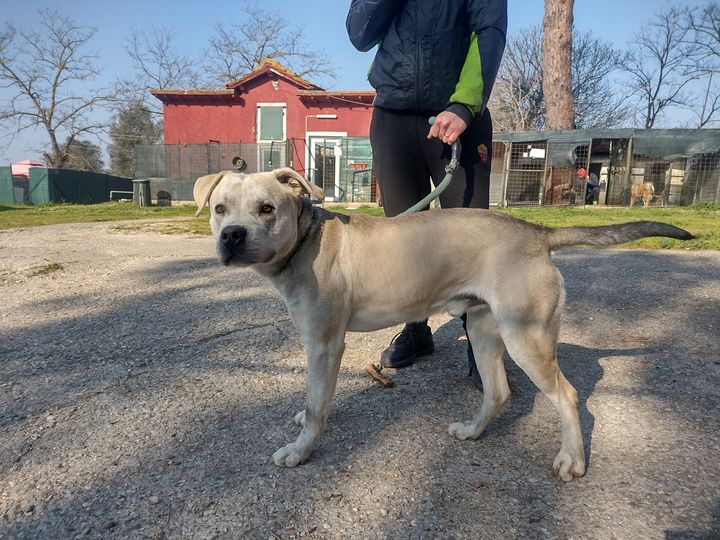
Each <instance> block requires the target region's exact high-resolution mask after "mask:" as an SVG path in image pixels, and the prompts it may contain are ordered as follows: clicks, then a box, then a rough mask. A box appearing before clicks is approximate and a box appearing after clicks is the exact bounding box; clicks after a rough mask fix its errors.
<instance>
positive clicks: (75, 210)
mask: <svg viewBox="0 0 720 540" xmlns="http://www.w3.org/2000/svg"><path fill="white" fill-rule="evenodd" d="M194 212H195V207H194V206H192V205H184V206H146V207H139V206H135V205H134V204H132V203H119V202H107V203H102V204H40V205H37V206H25V205H5V204H0V230H2V229H14V228H19V227H37V226H40V225H55V224H58V223H88V222H98V221H121V220H126V219H143V218H166V217H177V216H187V217H190V216H192V215H193V213H194Z"/></svg>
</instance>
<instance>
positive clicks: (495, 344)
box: [448, 306, 510, 440]
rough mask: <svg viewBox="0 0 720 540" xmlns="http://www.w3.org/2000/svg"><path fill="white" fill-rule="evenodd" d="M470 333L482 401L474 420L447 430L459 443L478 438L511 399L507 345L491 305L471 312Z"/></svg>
mask: <svg viewBox="0 0 720 540" xmlns="http://www.w3.org/2000/svg"><path fill="white" fill-rule="evenodd" d="M467 333H468V336H469V337H470V343H472V348H473V353H474V354H475V364H476V365H477V368H478V372H479V373H480V378H481V379H482V385H483V402H482V406H481V407H480V410H479V411H478V413H477V414H476V415H475V416H474V417H473V419H472V420H469V421H467V422H454V423H452V424H450V426H449V428H448V431H449V432H450V435H452V436H454V437H457V438H458V439H460V440H465V439H477V438H478V437H479V436H480V434H481V433H482V432H483V430H484V429H485V427H486V426H487V425H488V424H489V423H490V421H491V420H492V419H493V418H494V417H495V415H497V413H498V412H500V409H502V407H503V405H505V403H506V402H507V400H508V399H509V398H510V387H509V386H508V382H507V376H506V374H505V366H504V365H503V359H502V355H503V353H504V352H505V344H504V343H503V340H502V338H501V337H500V330H499V328H498V325H497V322H496V321H495V317H494V316H493V314H492V313H491V311H490V308H489V307H488V306H481V307H479V308H475V309H473V310H472V311H469V312H468V315H467Z"/></svg>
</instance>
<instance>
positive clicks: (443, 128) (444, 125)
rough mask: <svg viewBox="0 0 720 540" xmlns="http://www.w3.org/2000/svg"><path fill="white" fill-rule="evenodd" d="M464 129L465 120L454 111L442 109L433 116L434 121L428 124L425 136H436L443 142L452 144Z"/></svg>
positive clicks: (430, 137)
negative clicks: (428, 128) (428, 129)
mask: <svg viewBox="0 0 720 540" xmlns="http://www.w3.org/2000/svg"><path fill="white" fill-rule="evenodd" d="M466 129H467V124H466V123H465V120H463V119H462V118H460V117H459V116H458V115H457V114H455V113H452V112H450V111H443V112H441V113H440V114H438V115H437V116H436V117H435V123H434V124H433V125H432V126H430V132H429V133H428V137H427V138H428V139H434V138H438V139H440V140H441V141H442V142H444V143H445V144H453V143H454V142H455V141H457V139H458V137H459V136H460V135H461V134H462V132H463V131H465V130H466Z"/></svg>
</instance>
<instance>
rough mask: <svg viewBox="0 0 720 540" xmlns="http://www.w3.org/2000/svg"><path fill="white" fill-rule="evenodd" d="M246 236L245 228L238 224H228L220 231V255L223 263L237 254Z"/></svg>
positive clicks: (226, 262)
mask: <svg viewBox="0 0 720 540" xmlns="http://www.w3.org/2000/svg"><path fill="white" fill-rule="evenodd" d="M246 236H247V229H246V228H245V227H242V226H240V225H229V226H227V227H225V228H224V229H223V230H222V231H221V232H220V248H221V257H222V260H223V262H224V263H225V264H228V263H229V262H230V259H232V258H233V257H234V256H235V255H237V254H238V252H239V251H240V250H241V247H242V246H243V245H244V243H245V237H246Z"/></svg>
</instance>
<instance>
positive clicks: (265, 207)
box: [260, 204, 275, 214]
mask: <svg viewBox="0 0 720 540" xmlns="http://www.w3.org/2000/svg"><path fill="white" fill-rule="evenodd" d="M273 210H275V208H274V207H273V206H272V205H269V204H263V205H262V207H261V208H260V213H261V214H272V212H273Z"/></svg>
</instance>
